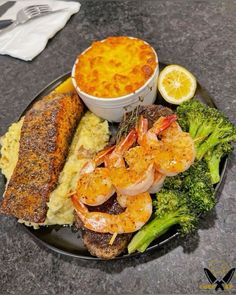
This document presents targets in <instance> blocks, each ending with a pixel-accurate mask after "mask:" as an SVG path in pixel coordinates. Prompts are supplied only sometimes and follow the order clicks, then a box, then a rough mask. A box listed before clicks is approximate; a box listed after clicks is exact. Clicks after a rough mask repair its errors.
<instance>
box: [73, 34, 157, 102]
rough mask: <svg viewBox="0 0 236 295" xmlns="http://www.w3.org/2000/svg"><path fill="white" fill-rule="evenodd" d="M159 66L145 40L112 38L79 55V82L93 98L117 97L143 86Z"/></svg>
mask: <svg viewBox="0 0 236 295" xmlns="http://www.w3.org/2000/svg"><path fill="white" fill-rule="evenodd" d="M156 67H157V58H156V54H155V51H154V49H153V48H152V47H151V46H150V45H148V44H147V43H146V42H144V41H143V40H140V39H136V38H129V37H109V38H107V39H105V40H103V41H97V42H94V43H93V44H92V46H91V47H89V49H88V50H86V51H85V52H84V53H82V54H81V55H80V56H78V59H77V63H76V68H75V79H76V82H77V86H78V87H79V88H80V90H82V91H83V92H85V93H87V94H89V95H93V96H96V97H100V98H117V97H120V96H124V95H127V94H130V93H132V92H134V91H136V90H137V89H139V88H140V87H142V86H143V85H144V84H145V82H146V81H147V80H148V79H149V78H150V77H151V76H152V74H153V73H154V71H155V68H156Z"/></svg>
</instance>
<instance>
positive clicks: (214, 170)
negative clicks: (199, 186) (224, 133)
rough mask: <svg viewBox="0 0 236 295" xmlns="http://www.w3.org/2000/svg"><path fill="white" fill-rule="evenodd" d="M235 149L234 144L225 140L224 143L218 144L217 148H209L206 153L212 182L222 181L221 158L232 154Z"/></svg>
mask: <svg viewBox="0 0 236 295" xmlns="http://www.w3.org/2000/svg"><path fill="white" fill-rule="evenodd" d="M232 151H233V146H232V144H230V143H228V142H225V143H222V144H218V145H217V146H216V147H215V148H213V149H211V150H209V151H208V152H207V153H206V154H205V157H204V158H205V160H206V162H207V165H208V168H209V171H210V175H211V182H212V183H213V184H215V183H217V182H219V181H220V161H221V159H222V158H223V157H224V156H226V155H228V154H230V153H231V152H232Z"/></svg>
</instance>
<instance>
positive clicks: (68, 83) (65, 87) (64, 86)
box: [54, 77, 75, 93]
mask: <svg viewBox="0 0 236 295" xmlns="http://www.w3.org/2000/svg"><path fill="white" fill-rule="evenodd" d="M54 91H55V92H57V93H66V92H72V91H75V88H74V86H73V84H72V79H71V77H69V78H67V79H66V80H65V81H64V82H63V83H61V84H60V85H59V86H57V88H56V89H55V90H54Z"/></svg>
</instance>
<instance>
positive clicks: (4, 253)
mask: <svg viewBox="0 0 236 295" xmlns="http://www.w3.org/2000/svg"><path fill="white" fill-rule="evenodd" d="M81 3H82V7H81V10H80V11H79V13H78V14H77V15H75V16H73V17H72V18H71V20H70V21H69V22H68V24H67V25H66V27H65V28H64V29H63V30H62V31H60V32H59V33H58V34H57V35H56V36H55V37H54V38H53V39H52V40H50V42H49V43H48V45H47V47H46V49H45V50H44V51H43V52H42V53H41V54H40V55H39V56H38V57H37V58H35V60H33V61H32V62H24V61H20V60H17V59H14V58H11V57H8V56H0V90H1V92H0V134H3V133H4V132H5V131H6V130H7V127H8V126H9V125H10V124H11V122H13V121H15V120H17V118H18V117H19V115H20V114H21V112H22V111H23V110H24V109H25V107H26V106H27V105H28V104H29V103H30V101H31V100H32V98H33V97H34V96H35V95H36V94H37V93H38V92H39V91H40V90H41V89H42V88H43V87H45V86H46V85H47V84H48V83H49V82H50V81H52V80H53V79H55V78H57V77H58V76H60V75H62V74H63V73H65V72H67V71H69V70H70V69H71V67H72V65H73V62H74V60H75V57H76V56H77V54H79V53H80V52H81V51H82V50H84V49H85V48H86V47H88V46H89V45H90V43H91V42H92V41H94V40H99V39H103V38H104V37H107V36H110V35H130V36H136V37H140V38H143V39H145V40H146V41H148V42H149V43H150V44H152V45H153V46H154V48H155V49H156V50H157V52H158V55H159V59H160V60H161V61H163V62H167V63H177V64H181V65H183V66H185V67H186V68H188V69H189V70H190V71H191V72H193V73H194V75H196V77H197V78H198V80H199V81H200V83H201V84H202V85H203V86H204V87H205V88H206V89H207V90H208V92H209V93H210V95H211V96H212V97H213V98H214V99H215V101H216V104H217V106H218V107H219V108H220V109H221V110H222V111H224V112H225V114H227V115H228V116H229V117H230V119H231V120H232V121H233V122H234V123H236V118H235V114H236V97H235V93H236V88H235V81H236V71H235V69H236V59H235V53H236V52H235V48H236V26H235V23H236V2H235V1H234V0H219V1H207V0H205V1H204V0H201V1H187V0H186V1H184V0H182V1H181V0H176V1H168V0H166V1H164V0H163V1H155V0H146V1H141V0H140V1H137V0H136V1H102V0H95V1H92V0H86V1H81ZM235 175H236V161H235V153H234V154H233V155H231V156H230V159H229V167H228V170H227V173H226V177H225V180H224V185H223V188H222V189H221V193H220V199H219V202H218V204H217V206H216V208H215V210H214V211H213V212H212V213H211V214H209V215H208V216H207V217H206V218H205V219H204V221H203V222H202V223H201V226H200V229H199V230H198V232H197V233H196V234H195V235H193V236H191V237H188V238H185V239H180V240H176V241H174V242H173V243H172V242H171V243H170V244H169V245H168V246H166V247H164V248H162V249H160V250H158V251H156V252H154V253H152V254H145V255H142V256H141V257H139V258H133V259H129V260H120V261H110V262H89V261H81V260H76V259H70V258H66V257H63V256H60V255H58V254H55V253H53V252H50V251H48V250H47V249H45V248H43V247H39V246H38V245H37V244H36V243H35V242H34V241H33V240H32V239H31V238H30V237H29V236H28V235H27V234H26V233H25V232H23V231H22V229H21V227H20V226H19V225H17V223H16V222H15V220H13V219H11V218H8V217H5V216H0V294H3V295H6V294H16V295H21V294H24V295H26V294H31V295H33V294H35V295H36V294H157V293H158V294H160V293H161V294H173V293H180V294H199V293H201V294H202V293H205V294H212V293H214V290H204V289H201V288H200V286H202V284H207V283H208V282H207V278H206V276H205V274H204V272H203V268H204V267H209V265H210V264H212V263H213V264H217V263H218V264H219V267H218V272H219V269H221V268H223V270H222V272H224V271H225V270H226V271H227V268H229V267H236V261H235V249H236V240H235V231H236V202H235V192H236V179H235ZM218 276H220V273H218ZM232 284H234V289H231V290H226V291H225V293H226V294H227V293H234V292H236V291H235V290H236V275H235V276H234V278H233V280H232Z"/></svg>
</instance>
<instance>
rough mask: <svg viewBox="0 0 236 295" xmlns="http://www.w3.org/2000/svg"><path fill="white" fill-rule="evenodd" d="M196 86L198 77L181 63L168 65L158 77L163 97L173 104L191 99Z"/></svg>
mask: <svg viewBox="0 0 236 295" xmlns="http://www.w3.org/2000/svg"><path fill="white" fill-rule="evenodd" d="M196 88H197V81H196V78H195V77H194V76H193V75H192V74H191V73H190V72H189V71H188V70H187V69H185V68H184V67H181V66H179V65H169V66H166V67H165V68H164V69H163V70H162V71H161V73H160V75H159V78H158V90H159V91H160V93H161V95H162V97H163V98H164V99H165V100H166V101H167V102H169V103H172V104H181V103H182V102H184V101H186V100H189V99H191V98H192V97H193V96H194V94H195V91H196Z"/></svg>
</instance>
